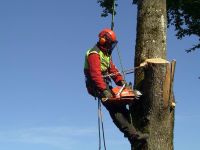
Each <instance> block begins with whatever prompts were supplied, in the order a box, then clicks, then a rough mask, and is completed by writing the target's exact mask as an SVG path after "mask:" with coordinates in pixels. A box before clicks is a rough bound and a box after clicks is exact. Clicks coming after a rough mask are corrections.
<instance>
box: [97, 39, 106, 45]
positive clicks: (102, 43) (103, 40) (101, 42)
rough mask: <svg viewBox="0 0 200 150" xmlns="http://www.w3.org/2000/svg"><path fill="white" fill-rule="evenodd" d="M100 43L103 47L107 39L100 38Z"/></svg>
mask: <svg viewBox="0 0 200 150" xmlns="http://www.w3.org/2000/svg"><path fill="white" fill-rule="evenodd" d="M99 43H100V44H101V45H104V44H105V43H106V39H105V38H104V37H100V38H99Z"/></svg>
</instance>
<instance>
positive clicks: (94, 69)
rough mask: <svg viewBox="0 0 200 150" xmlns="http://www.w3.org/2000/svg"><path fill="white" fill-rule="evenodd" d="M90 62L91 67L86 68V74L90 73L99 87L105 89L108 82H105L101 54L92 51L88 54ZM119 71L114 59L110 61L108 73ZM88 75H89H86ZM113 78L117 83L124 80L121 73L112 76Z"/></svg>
mask: <svg viewBox="0 0 200 150" xmlns="http://www.w3.org/2000/svg"><path fill="white" fill-rule="evenodd" d="M88 63H89V69H88V70H85V74H89V76H90V78H91V80H92V81H93V82H94V83H95V85H96V86H97V88H98V89H99V90H100V91H103V90H105V89H106V83H105V82H104V79H103V77H102V76H103V75H102V72H101V65H100V64H101V63H100V56H99V55H98V54H95V53H92V54H90V55H89V56H88ZM86 72H87V73H86ZM117 72H119V71H118V69H117V68H116V67H115V65H114V64H113V62H112V61H110V68H109V70H108V73H109V74H110V73H117ZM86 76H87V75H86ZM112 79H113V80H114V82H115V83H117V82H119V81H121V80H123V77H122V75H121V74H119V73H118V74H116V75H115V76H112Z"/></svg>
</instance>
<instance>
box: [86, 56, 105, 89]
mask: <svg viewBox="0 0 200 150" xmlns="http://www.w3.org/2000/svg"><path fill="white" fill-rule="evenodd" d="M88 64H89V74H90V77H91V79H92V81H94V83H95V84H96V86H97V88H98V89H99V90H100V91H102V92H103V91H104V90H105V89H106V83H105V82H104V80H103V77H102V73H101V63H100V57H99V55H98V54H96V53H92V54H90V55H89V56H88Z"/></svg>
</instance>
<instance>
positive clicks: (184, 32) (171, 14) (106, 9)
mask: <svg viewBox="0 0 200 150" xmlns="http://www.w3.org/2000/svg"><path fill="white" fill-rule="evenodd" d="M97 2H98V3H99V4H100V6H101V7H102V8H103V13H102V14H101V16H102V17H106V16H108V14H112V4H113V0H98V1H97ZM132 2H133V4H137V2H138V0H133V1H132ZM116 6H118V4H117V0H116ZM115 14H116V13H115ZM167 21H168V22H167V24H168V27H169V26H170V25H172V26H174V27H175V31H176V36H177V38H178V39H182V38H184V37H188V36H191V35H194V36H197V38H199V42H198V43H197V44H195V45H193V47H192V48H190V49H188V50H186V51H187V52H191V51H193V50H196V49H198V48H200V1H199V0H167Z"/></svg>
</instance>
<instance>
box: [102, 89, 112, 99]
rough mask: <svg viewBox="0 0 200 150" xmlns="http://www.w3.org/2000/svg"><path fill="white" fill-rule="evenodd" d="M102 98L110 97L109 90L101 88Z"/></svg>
mask: <svg viewBox="0 0 200 150" xmlns="http://www.w3.org/2000/svg"><path fill="white" fill-rule="evenodd" d="M102 95H103V98H111V97H113V95H112V93H111V92H110V91H109V90H107V89H106V90H103V92H102Z"/></svg>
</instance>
